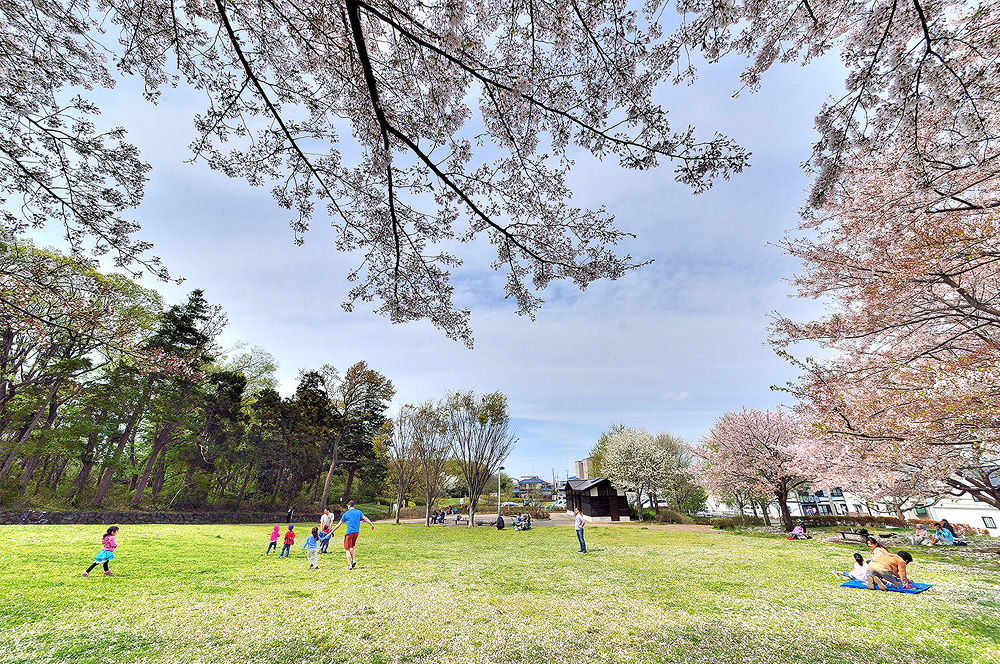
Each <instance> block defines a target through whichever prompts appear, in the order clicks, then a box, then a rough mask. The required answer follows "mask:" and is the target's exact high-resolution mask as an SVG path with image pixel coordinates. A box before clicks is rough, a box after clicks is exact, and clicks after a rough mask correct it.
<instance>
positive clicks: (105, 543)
mask: <svg viewBox="0 0 1000 664" xmlns="http://www.w3.org/2000/svg"><path fill="white" fill-rule="evenodd" d="M117 532H118V526H111V527H110V528H108V532H106V533H104V539H103V540H101V550H100V551H99V552H98V554H97V555H96V556H94V564H93V565H91V566H90V567H88V568H87V571H86V572H84V573H83V576H90V572H91V570H93V569H94V568H95V567H97V566H98V565H101V564H103V565H104V573H105V574H106V575H107V576H111V575H112V574H113V572H112V571H111V570H109V569H108V563H110V562H111V561H112V560H114V557H115V547H117V546H118V542H116V541H115V534H116V533H117Z"/></svg>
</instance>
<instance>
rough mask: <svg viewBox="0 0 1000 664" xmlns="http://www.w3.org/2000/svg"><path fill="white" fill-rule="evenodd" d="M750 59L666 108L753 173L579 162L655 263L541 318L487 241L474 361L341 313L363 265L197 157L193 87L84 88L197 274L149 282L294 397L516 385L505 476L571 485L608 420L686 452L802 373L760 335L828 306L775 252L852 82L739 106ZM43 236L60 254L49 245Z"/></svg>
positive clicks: (796, 76) (409, 396) (423, 333)
mask: <svg viewBox="0 0 1000 664" xmlns="http://www.w3.org/2000/svg"><path fill="white" fill-rule="evenodd" d="M741 65H742V63H740V62H738V61H736V60H733V61H730V62H728V63H727V64H726V65H725V66H718V65H717V66H714V67H703V68H702V71H701V78H700V79H699V81H698V82H697V84H696V85H695V86H693V87H682V88H672V89H669V90H664V91H663V98H664V101H665V104H666V105H667V107H668V108H670V109H671V117H672V118H673V123H674V124H675V128H681V127H683V126H685V125H687V124H688V123H690V124H694V125H695V126H697V127H698V128H699V130H701V132H702V133H703V134H705V135H709V134H710V132H711V131H713V130H717V131H720V132H722V133H725V134H728V135H729V136H731V137H732V138H734V139H736V140H737V141H739V142H740V143H742V144H743V145H744V146H745V147H747V148H748V149H749V150H750V151H752V153H753V157H752V164H753V165H752V167H751V168H750V169H749V170H748V171H747V172H745V173H743V174H741V175H738V176H735V177H734V178H733V180H731V181H729V182H725V181H723V182H720V183H718V184H717V185H716V187H715V188H714V189H712V190H711V191H709V192H708V193H706V194H702V195H700V196H694V195H692V194H691V193H690V191H689V190H687V189H686V188H684V187H682V186H680V185H677V184H675V183H674V182H673V180H672V174H671V169H670V166H669V165H668V164H665V165H663V166H662V167H661V168H660V169H658V170H656V171H652V172H643V173H636V172H631V171H623V170H622V169H620V168H619V167H618V166H617V163H615V162H603V163H602V162H599V161H597V160H595V159H593V158H592V157H590V156H589V155H586V154H583V155H578V157H577V167H576V169H575V171H574V173H573V176H572V177H571V180H570V183H571V185H572V186H573V189H574V191H575V192H576V197H575V200H574V202H575V203H576V204H577V205H581V206H588V207H593V206H600V205H604V206H606V207H607V208H608V209H609V210H610V211H612V212H613V213H615V214H616V216H617V219H618V224H619V226H620V228H622V229H623V230H627V231H630V232H632V233H635V234H636V235H637V236H638V238H637V239H636V240H634V241H630V242H629V243H626V244H624V245H622V249H623V251H627V252H629V253H631V254H632V255H633V256H634V257H635V258H637V259H642V260H646V259H654V261H655V262H654V263H653V264H652V265H650V266H648V267H645V268H643V269H642V270H640V271H636V272H633V273H631V274H629V275H628V276H627V277H625V278H623V279H621V280H619V281H617V282H603V283H598V284H595V285H593V286H591V287H590V288H589V289H588V290H587V291H586V292H580V291H578V290H576V289H574V288H573V287H572V286H571V285H569V284H557V285H555V286H554V287H551V288H550V289H548V290H547V291H545V293H544V294H543V297H544V299H545V300H546V304H545V306H544V307H543V308H542V310H541V312H540V313H539V315H538V319H537V321H535V322H531V321H530V320H529V319H527V318H521V317H518V316H517V315H516V313H515V312H514V306H513V303H511V302H508V301H505V300H504V299H503V298H502V294H503V292H502V283H503V277H502V275H499V274H495V273H492V272H491V271H490V270H489V269H488V264H489V259H490V249H489V248H488V247H486V246H483V247H480V248H477V249H475V250H474V252H473V253H472V254H471V255H470V258H469V260H468V261H467V265H466V266H465V267H464V268H462V269H461V270H459V271H457V272H456V273H455V274H454V276H453V278H454V282H455V284H456V291H457V292H456V302H457V303H458V304H459V305H464V306H468V307H470V308H471V309H472V310H473V315H472V326H473V329H474V332H475V336H476V347H475V349H474V350H469V349H467V348H466V347H465V346H463V345H461V344H459V343H456V342H453V341H449V340H448V339H446V338H445V337H444V335H443V334H441V333H440V332H439V331H437V330H436V329H434V328H433V327H432V326H431V325H429V324H427V323H416V324H408V325H392V324H390V323H389V322H388V321H387V320H385V319H382V318H379V317H377V316H375V315H374V314H371V313H370V312H368V311H366V310H365V309H364V307H360V306H359V307H358V308H357V309H356V311H355V312H354V313H350V314H348V313H345V312H344V311H343V309H342V308H341V306H340V303H341V302H342V301H343V299H344V297H345V294H346V293H347V290H348V286H347V283H346V281H345V280H344V276H345V275H346V273H347V272H348V270H349V269H351V268H352V267H353V266H354V263H355V261H354V259H352V257H349V256H343V255H339V254H337V253H336V252H335V251H334V250H333V232H332V230H331V229H330V228H329V225H328V224H327V223H325V221H324V220H322V219H319V218H317V219H316V220H314V222H313V224H312V229H311V230H310V232H309V234H308V235H307V236H306V244H305V245H304V246H301V247H297V246H295V245H294V244H293V241H292V240H293V238H292V234H291V231H290V229H289V228H288V225H287V222H288V214H287V213H286V211H283V210H281V209H279V208H278V207H277V206H276V205H275V204H274V203H273V201H272V200H271V198H270V196H269V194H268V192H267V190H266V188H258V189H251V188H249V187H247V186H246V185H245V184H244V183H243V182H241V181H234V180H228V179H227V178H225V177H224V176H222V175H220V174H218V173H214V172H212V171H210V170H209V169H208V168H207V167H206V166H205V165H204V164H195V165H191V164H186V163H184V160H185V159H187V158H188V157H189V154H188V153H187V150H186V146H187V145H188V143H189V142H190V141H191V140H192V139H193V138H194V130H193V127H192V123H191V117H192V115H193V113H195V112H198V111H199V110H200V109H201V105H200V104H201V99H200V98H199V97H198V96H197V95H196V94H193V93H187V92H185V91H183V90H167V91H165V94H164V97H163V100H162V101H161V103H160V105H159V106H156V107H153V106H151V105H149V104H146V103H145V102H143V101H142V100H141V97H140V96H139V94H138V92H137V90H135V89H134V88H133V87H131V86H129V85H123V86H120V87H119V89H117V90H116V91H115V92H114V93H111V94H107V95H105V94H101V95H99V96H98V95H91V96H93V97H95V98H99V100H100V101H101V103H102V104H103V106H104V121H106V122H108V123H110V124H122V125H125V126H126V127H127V128H128V129H129V135H130V138H131V140H132V141H134V142H135V143H136V144H138V145H139V146H140V148H141V149H142V152H143V157H144V159H146V160H148V161H149V162H150V163H152V165H153V172H152V174H151V181H150V183H149V186H148V188H147V195H146V200H145V201H144V203H143V205H142V206H141V207H140V209H139V210H138V211H137V213H136V218H137V219H138V220H139V221H140V223H141V224H142V226H143V230H142V232H141V237H142V238H143V239H146V240H149V241H152V242H153V243H154V244H155V250H154V252H153V253H155V254H156V255H158V256H160V257H161V258H162V259H163V260H164V262H165V264H166V265H167V266H168V267H169V268H170V270H171V272H172V273H173V274H174V275H180V276H183V277H185V278H186V279H187V281H186V282H185V283H183V284H181V285H180V286H176V285H172V284H163V283H158V282H155V281H151V280H146V281H145V283H146V285H147V286H151V287H155V288H157V289H158V290H159V291H160V292H161V293H163V295H164V297H165V299H166V300H167V302H168V303H174V302H178V301H180V300H182V299H183V298H184V296H185V294H186V293H187V292H188V291H190V290H191V289H193V288H202V289H204V290H205V293H206V297H207V298H208V299H209V301H211V302H213V303H220V304H222V305H223V306H224V307H225V309H226V311H227V312H228V315H229V319H230V326H229V329H228V330H227V332H226V334H225V337H224V338H223V340H222V341H223V344H224V345H232V344H234V343H235V342H236V341H242V342H245V343H247V344H252V345H259V346H262V347H263V348H265V349H267V350H268V351H269V352H270V353H272V354H273V355H274V356H275V358H276V359H277V360H278V361H279V362H280V363H281V365H282V366H281V369H280V371H279V378H280V379H281V384H282V391H283V392H284V393H286V394H288V393H290V392H291V391H292V390H293V389H294V386H295V382H296V376H297V374H298V371H299V369H304V368H315V367H319V366H320V365H322V364H325V363H329V364H332V365H334V366H336V367H338V368H340V369H346V368H347V367H348V366H350V365H351V364H353V363H354V362H356V361H358V360H366V361H367V362H368V364H369V365H370V366H371V367H372V368H375V369H377V370H379V371H381V372H382V373H384V374H385V375H387V376H388V377H389V378H391V379H392V380H393V382H394V383H395V385H396V389H397V400H396V403H397V404H399V403H404V402H415V401H422V400H425V399H428V398H432V397H436V396H439V395H441V394H442V393H443V392H444V391H445V390H452V389H474V390H476V391H478V392H490V391H494V390H500V391H503V392H504V393H506V394H507V395H508V397H509V399H510V404H511V412H512V415H513V416H514V420H515V424H516V427H517V429H518V432H519V436H520V442H519V443H518V445H517V446H516V448H515V450H514V452H513V454H512V456H511V458H510V459H508V461H507V462H506V467H507V469H508V472H509V473H511V474H513V475H528V474H539V475H541V476H542V477H551V475H552V473H553V471H554V472H555V473H556V474H557V475H558V476H560V477H565V473H566V470H567V468H568V467H569V460H570V455H572V457H573V458H574V459H580V458H583V457H584V456H586V454H587V452H588V451H589V449H590V447H591V446H592V445H593V443H594V442H595V441H596V440H597V438H598V437H599V436H600V434H601V432H602V431H603V430H605V429H607V428H608V426H609V425H611V424H612V423H615V422H624V423H626V424H629V425H632V426H637V427H644V428H646V429H648V430H650V431H652V432H656V431H661V430H664V431H670V432H672V433H675V434H677V435H680V436H682V437H684V438H685V439H686V440H689V441H693V440H695V439H696V438H697V437H699V436H701V435H703V434H705V433H706V432H707V431H708V429H709V428H710V427H711V425H712V423H713V422H714V420H715V418H717V417H718V416H719V415H721V414H722V413H724V412H725V411H726V410H731V409H738V408H740V407H742V406H755V407H758V408H769V407H772V406H774V405H775V404H777V403H778V402H780V400H781V394H780V393H775V392H772V391H771V390H770V389H769V387H770V386H771V385H772V384H775V383H783V382H785V381H787V380H790V379H792V378H794V377H795V371H794V370H793V368H792V367H790V366H789V365H787V364H786V363H785V362H784V361H783V360H781V359H780V358H778V357H777V356H775V355H774V353H773V352H772V351H771V349H770V348H769V347H767V346H766V344H765V343H764V341H765V339H766V328H767V323H768V319H767V315H768V313H769V312H771V311H773V310H776V309H777V310H780V311H781V312H782V313H786V314H787V313H792V314H795V315H798V316H806V315H809V314H810V313H815V312H816V311H817V310H818V305H817V304H816V303H812V302H798V301H795V300H789V299H787V293H788V288H787V285H786V284H784V283H783V282H782V281H781V279H782V277H787V276H788V275H790V274H791V273H792V272H793V271H794V270H795V268H796V265H795V264H794V262H793V261H791V260H789V259H788V258H786V257H783V256H782V255H781V254H780V252H779V251H778V250H777V249H776V248H774V247H773V246H768V243H769V242H777V241H778V240H780V238H781V237H782V233H783V232H784V231H785V230H786V229H789V228H792V227H793V226H794V225H795V224H796V221H797V218H798V216H797V211H798V208H799V207H800V205H801V203H802V201H803V199H804V190H805V188H806V187H807V186H808V181H807V179H806V177H805V176H804V175H803V173H802V170H801V167H800V166H801V164H802V162H804V161H805V160H806V159H808V157H809V154H810V149H811V145H812V143H813V142H814V141H815V140H816V138H817V135H816V133H815V132H814V131H813V129H812V122H813V117H814V115H815V114H816V112H817V111H818V109H819V108H820V105H821V104H822V102H823V100H824V99H825V98H826V97H827V96H828V95H830V94H833V93H835V92H836V91H838V90H840V89H841V88H842V85H843V83H842V77H843V74H842V70H841V69H840V67H839V64H838V63H837V62H836V60H835V59H832V58H826V59H823V60H820V61H819V62H816V63H814V64H812V65H810V66H809V67H807V68H802V67H799V66H797V65H786V66H781V67H778V68H777V69H775V70H774V71H773V72H771V73H769V74H768V75H767V76H766V77H765V81H764V87H763V89H762V90H761V91H760V92H759V93H757V94H754V95H749V94H742V95H741V96H739V97H738V98H736V99H733V98H732V96H731V95H732V92H733V91H734V90H736V89H737V88H738V87H739V79H738V74H739V67H740V66H741ZM51 232H56V231H51ZM38 241H39V242H51V243H52V244H56V245H57V246H58V244H59V243H58V242H54V241H53V236H52V235H50V234H48V233H46V234H45V235H41V236H39V237H38ZM393 410H395V407H394V408H393ZM570 450H571V451H570Z"/></svg>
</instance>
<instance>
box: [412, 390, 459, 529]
mask: <svg viewBox="0 0 1000 664" xmlns="http://www.w3.org/2000/svg"><path fill="white" fill-rule="evenodd" d="M411 420H412V422H413V434H414V453H415V456H416V459H417V466H418V468H419V471H418V473H417V474H418V477H419V479H420V484H421V486H422V487H423V490H424V498H425V500H426V509H425V511H424V525H426V526H429V525H431V509H432V508H433V507H434V503H435V501H436V500H437V499H438V497H440V495H441V488H442V484H443V482H444V467H445V464H447V463H448V452H449V451H450V449H451V445H450V443H449V439H448V435H447V427H446V425H445V421H444V419H443V418H442V413H441V409H440V408H438V407H437V406H436V405H435V404H434V402H433V401H427V402H425V403H423V404H421V405H419V406H417V407H416V408H415V409H414V411H413V413H412V414H411Z"/></svg>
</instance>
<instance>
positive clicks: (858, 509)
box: [854, 505, 861, 514]
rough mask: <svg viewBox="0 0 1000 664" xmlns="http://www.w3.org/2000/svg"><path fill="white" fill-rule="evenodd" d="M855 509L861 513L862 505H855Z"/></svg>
mask: <svg viewBox="0 0 1000 664" xmlns="http://www.w3.org/2000/svg"><path fill="white" fill-rule="evenodd" d="M854 511H855V512H857V513H858V514H861V505H855V506H854Z"/></svg>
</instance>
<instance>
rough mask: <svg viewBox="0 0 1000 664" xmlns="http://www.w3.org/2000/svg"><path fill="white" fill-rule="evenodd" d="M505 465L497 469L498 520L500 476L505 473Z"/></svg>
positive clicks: (498, 510) (498, 516) (498, 518)
mask: <svg viewBox="0 0 1000 664" xmlns="http://www.w3.org/2000/svg"><path fill="white" fill-rule="evenodd" d="M503 470H504V468H503V466H500V470H498V471H497V521H498V522H499V521H500V477H501V476H502V474H503Z"/></svg>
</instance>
